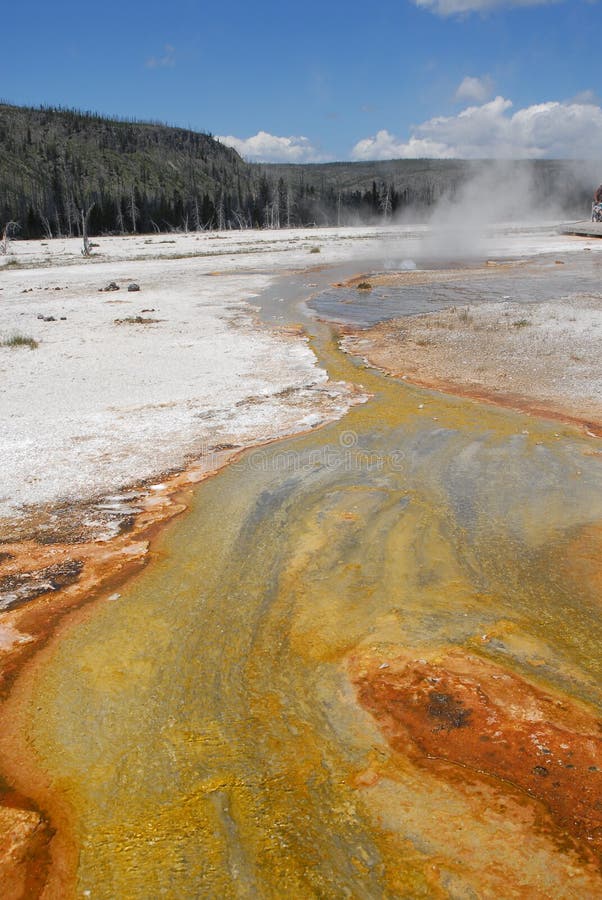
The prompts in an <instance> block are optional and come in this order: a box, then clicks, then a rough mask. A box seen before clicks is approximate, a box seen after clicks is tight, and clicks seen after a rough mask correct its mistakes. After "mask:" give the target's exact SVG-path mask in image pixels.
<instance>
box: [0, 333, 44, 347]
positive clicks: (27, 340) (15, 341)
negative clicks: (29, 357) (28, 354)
mask: <svg viewBox="0 0 602 900" xmlns="http://www.w3.org/2000/svg"><path fill="white" fill-rule="evenodd" d="M0 346H2V347H29V349H30V350H35V349H36V348H37V347H38V346H39V344H38V342H37V341H36V340H35V338H32V337H29V335H27V334H21V333H20V332H19V331H15V332H14V334H11V335H10V336H9V337H7V338H5V339H4V340H3V341H2V343H1V344H0Z"/></svg>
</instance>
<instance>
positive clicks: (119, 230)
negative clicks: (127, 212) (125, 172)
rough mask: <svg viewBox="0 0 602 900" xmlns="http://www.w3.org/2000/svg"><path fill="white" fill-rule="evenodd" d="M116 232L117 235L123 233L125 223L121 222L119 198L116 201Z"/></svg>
mask: <svg viewBox="0 0 602 900" xmlns="http://www.w3.org/2000/svg"><path fill="white" fill-rule="evenodd" d="M117 231H118V232H119V234H123V233H124V232H125V223H124V221H123V210H122V209H121V198H119V199H118V201H117Z"/></svg>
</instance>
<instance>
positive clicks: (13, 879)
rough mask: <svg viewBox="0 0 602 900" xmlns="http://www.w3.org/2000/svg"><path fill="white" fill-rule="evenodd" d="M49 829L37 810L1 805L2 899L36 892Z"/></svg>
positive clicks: (39, 888)
mask: <svg viewBox="0 0 602 900" xmlns="http://www.w3.org/2000/svg"><path fill="white" fill-rule="evenodd" d="M50 837H51V835H50V832H49V829H48V828H47V826H46V824H45V823H44V821H43V820H42V819H41V817H40V816H39V815H38V813H36V812H33V811H31V810H25V809H15V808H10V807H9V808H7V807H4V806H2V807H0V884H2V897H3V898H4V900H18V898H20V897H27V896H30V897H31V896H36V897H37V896H39V893H40V892H41V890H42V887H43V868H44V867H43V866H39V865H36V861H37V860H39V859H40V858H42V859H43V858H44V856H45V855H47V853H48V851H47V847H48V841H49V840H50ZM41 876H42V877H41Z"/></svg>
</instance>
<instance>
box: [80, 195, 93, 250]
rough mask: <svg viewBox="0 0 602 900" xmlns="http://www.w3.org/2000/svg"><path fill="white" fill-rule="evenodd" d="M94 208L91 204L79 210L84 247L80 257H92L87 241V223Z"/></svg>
mask: <svg viewBox="0 0 602 900" xmlns="http://www.w3.org/2000/svg"><path fill="white" fill-rule="evenodd" d="M94 206H95V204H94V203H91V204H90V205H89V206H88V208H87V209H80V210H79V216H80V221H81V228H82V240H83V242H84V245H83V247H82V256H92V249H91V247H90V241H89V239H88V222H89V221H90V213H91V212H92V210H93V209H94Z"/></svg>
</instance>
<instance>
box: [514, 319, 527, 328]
mask: <svg viewBox="0 0 602 900" xmlns="http://www.w3.org/2000/svg"><path fill="white" fill-rule="evenodd" d="M512 324H513V325H514V327H515V328H525V326H526V325H530V324H531V323H530V322H529V320H528V319H517V320H516V322H513V323H512Z"/></svg>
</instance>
